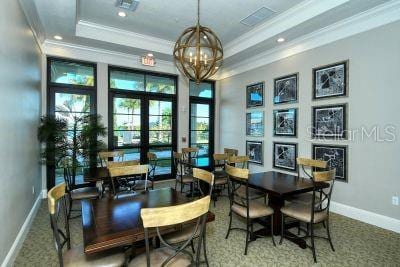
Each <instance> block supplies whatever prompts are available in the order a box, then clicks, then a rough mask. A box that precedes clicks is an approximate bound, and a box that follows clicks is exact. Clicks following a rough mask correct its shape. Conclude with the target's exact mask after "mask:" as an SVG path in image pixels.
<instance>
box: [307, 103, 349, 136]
mask: <svg viewBox="0 0 400 267" xmlns="http://www.w3.org/2000/svg"><path fill="white" fill-rule="evenodd" d="M312 109H313V112H312V114H313V115H312V126H313V127H312V137H313V138H328V139H345V138H347V119H346V118H347V117H346V116H347V114H346V109H347V105H346V104H339V105H329V106H319V107H313V108H312Z"/></svg>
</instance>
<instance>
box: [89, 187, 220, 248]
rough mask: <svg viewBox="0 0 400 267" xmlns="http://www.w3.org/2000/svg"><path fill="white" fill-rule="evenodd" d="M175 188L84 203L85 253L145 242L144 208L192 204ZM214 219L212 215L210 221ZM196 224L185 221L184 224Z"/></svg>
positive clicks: (172, 228) (170, 228)
mask: <svg viewBox="0 0 400 267" xmlns="http://www.w3.org/2000/svg"><path fill="white" fill-rule="evenodd" d="M189 201H190V200H189V199H187V198H186V197H185V196H183V195H182V194H180V193H179V192H177V191H176V190H175V189H173V188H170V187H167V188H160V189H154V190H149V191H145V192H142V193H139V194H135V195H127V196H120V198H117V199H115V198H102V199H94V200H83V201H82V227H83V246H84V251H85V253H86V254H92V253H96V252H100V251H104V250H108V249H111V248H115V247H121V246H125V245H132V244H133V243H134V242H139V241H142V240H144V228H143V224H142V221H141V218H140V210H141V209H142V208H155V207H166V206H173V205H179V204H184V203H187V202H189ZM214 220H215V215H214V214H213V213H212V212H208V214H207V222H211V221H214ZM192 223H193V224H194V223H195V222H194V221H193V222H185V223H184V224H192ZM181 227H182V225H174V226H167V227H163V228H162V229H161V232H162V233H169V232H174V231H177V230H179V229H180V228H181Z"/></svg>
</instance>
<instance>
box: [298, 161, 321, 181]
mask: <svg viewBox="0 0 400 267" xmlns="http://www.w3.org/2000/svg"><path fill="white" fill-rule="evenodd" d="M296 162H297V165H298V166H299V168H297V175H298V177H301V173H300V171H301V170H302V171H303V172H304V174H305V175H306V176H307V177H308V178H312V173H310V172H309V171H307V170H306V169H311V172H313V171H316V170H321V169H326V168H327V166H328V162H326V161H323V160H316V159H308V158H297V159H296Z"/></svg>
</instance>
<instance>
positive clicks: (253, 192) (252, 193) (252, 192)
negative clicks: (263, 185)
mask: <svg viewBox="0 0 400 267" xmlns="http://www.w3.org/2000/svg"><path fill="white" fill-rule="evenodd" d="M235 194H236V195H237V196H238V197H240V198H243V199H245V198H246V186H244V185H241V186H240V187H239V188H238V189H237V190H236V191H235ZM266 195H267V194H266V193H264V192H262V191H260V190H257V189H254V188H249V199H251V200H254V199H257V198H261V197H265V196H266Z"/></svg>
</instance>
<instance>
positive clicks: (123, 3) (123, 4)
mask: <svg viewBox="0 0 400 267" xmlns="http://www.w3.org/2000/svg"><path fill="white" fill-rule="evenodd" d="M138 5H139V0H117V3H116V4H115V6H116V7H119V8H123V9H127V10H130V11H135V10H136V8H137V7H138Z"/></svg>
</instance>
